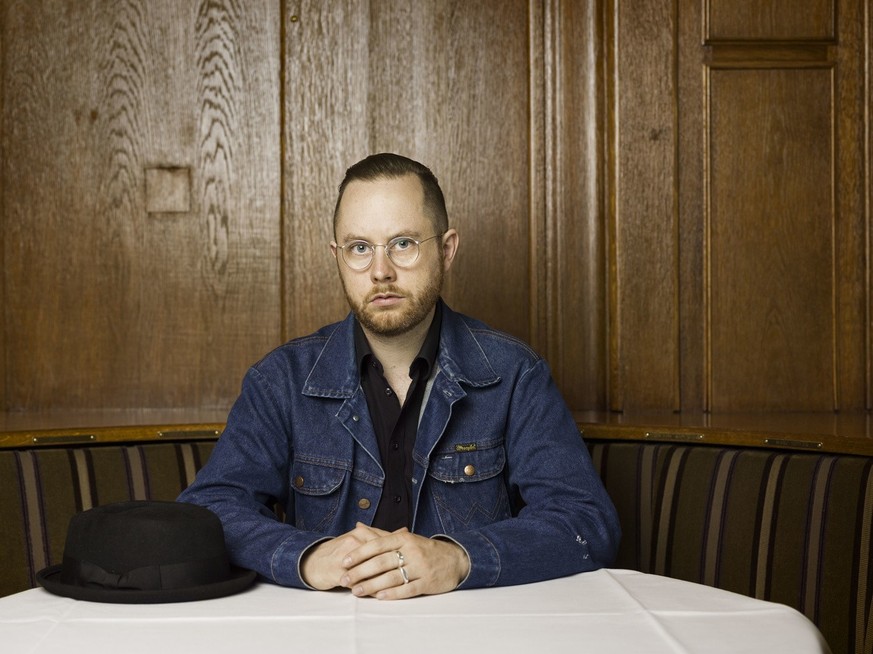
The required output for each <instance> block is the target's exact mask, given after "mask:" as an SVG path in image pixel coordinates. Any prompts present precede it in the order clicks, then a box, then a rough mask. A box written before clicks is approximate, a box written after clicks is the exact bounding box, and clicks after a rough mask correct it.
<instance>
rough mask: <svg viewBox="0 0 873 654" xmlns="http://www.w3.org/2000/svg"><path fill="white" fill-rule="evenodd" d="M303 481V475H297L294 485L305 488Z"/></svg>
mask: <svg viewBox="0 0 873 654" xmlns="http://www.w3.org/2000/svg"><path fill="white" fill-rule="evenodd" d="M303 483H304V482H303V477H295V479H294V485H295V486H297V488H303Z"/></svg>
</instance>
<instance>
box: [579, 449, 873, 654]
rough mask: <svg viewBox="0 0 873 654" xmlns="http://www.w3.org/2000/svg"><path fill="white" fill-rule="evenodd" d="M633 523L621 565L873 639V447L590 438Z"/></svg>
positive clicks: (854, 649) (858, 643)
mask: <svg viewBox="0 0 873 654" xmlns="http://www.w3.org/2000/svg"><path fill="white" fill-rule="evenodd" d="M588 447H589V450H590V451H591V454H592V458H593V460H594V462H595V465H596V467H597V468H598V470H599V472H600V474H601V477H602V478H603V480H604V483H605V485H606V487H607V489H608V491H609V493H610V494H611V496H612V498H613V500H614V502H615V504H616V506H617V509H618V512H619V514H620V517H621V521H622V528H623V531H624V535H623V539H622V545H621V550H620V552H619V558H618V561H617V562H616V567H626V568H633V569H637V570H641V571H643V572H649V573H654V574H659V575H666V576H670V577H674V578H678V579H684V580H688V581H693V582H698V583H703V584H707V585H710V586H716V587H719V588H724V589H727V590H730V591H734V592H737V593H741V594H743V595H748V596H751V597H757V598H760V599H765V600H770V601H774V602H779V603H782V604H787V605H789V606H792V607H794V608H796V609H798V610H799V611H801V612H802V613H804V614H805V615H806V616H807V617H809V618H810V619H811V620H812V621H813V622H814V623H815V624H816V625H817V626H818V627H819V629H820V630H821V632H822V634H823V635H824V637H825V639H826V640H827V641H828V644H829V645H830V646H831V649H832V650H833V651H834V652H835V653H837V652H846V653H849V654H855V653H858V654H860V653H862V652H864V653H869V652H871V650H873V633H871V610H873V607H871V597H873V564H871V558H873V459H871V458H870V457H861V456H849V455H829V454H817V453H804V452H786V451H768V450H762V449H751V448H749V449H742V448H729V447H714V446H703V445H674V444H663V443H662V444H658V443H640V442H621V441H594V440H591V441H588Z"/></svg>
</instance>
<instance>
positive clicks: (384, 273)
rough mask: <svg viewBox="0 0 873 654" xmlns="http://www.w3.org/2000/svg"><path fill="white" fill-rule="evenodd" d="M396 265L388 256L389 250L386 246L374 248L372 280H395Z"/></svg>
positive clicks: (371, 269) (371, 270) (371, 268)
mask: <svg viewBox="0 0 873 654" xmlns="http://www.w3.org/2000/svg"><path fill="white" fill-rule="evenodd" d="M394 277H395V274H394V265H393V264H392V263H391V259H390V257H389V256H388V248H387V247H385V246H384V245H376V246H375V247H374V248H373V265H372V266H370V278H371V279H372V280H373V281H380V282H381V281H386V280H392V279H394Z"/></svg>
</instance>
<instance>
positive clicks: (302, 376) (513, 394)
mask: <svg viewBox="0 0 873 654" xmlns="http://www.w3.org/2000/svg"><path fill="white" fill-rule="evenodd" d="M353 321H354V318H353V317H352V316H351V315H349V317H347V318H346V319H345V320H344V321H343V322H340V323H336V324H333V325H330V326H327V327H324V328H323V329H321V330H320V331H318V332H316V333H315V334H312V335H311V336H307V337H304V338H299V339H296V340H293V341H290V342H289V343H286V344H285V345H283V346H281V347H279V348H278V349H276V350H274V351H273V352H272V353H270V354H269V355H267V356H266V357H265V358H264V359H263V360H261V361H260V362H259V363H257V364H256V365H255V366H253V367H252V368H251V369H250V370H249V371H248V373H247V375H246V377H245V380H244V382H243V387H242V393H241V395H240V397H239V399H238V400H237V401H236V403H235V404H234V406H233V409H232V410H231V412H230V414H229V416H228V420H227V427H226V429H225V431H224V433H223V434H222V435H221V438H220V439H219V440H218V443H217V445H216V447H215V450H214V452H213V454H212V455H211V456H210V458H209V460H208V462H207V463H206V465H205V466H204V467H203V469H202V470H201V471H200V472H199V474H198V475H197V478H196V480H195V481H194V483H193V484H192V485H191V486H190V487H189V488H188V489H187V490H186V491H184V492H183V493H182V495H181V496H180V497H179V499H180V500H181V501H187V502H193V503H195V504H201V505H203V506H206V507H208V508H210V509H211V510H212V511H213V512H215V513H216V514H217V515H218V517H219V518H220V519H221V521H222V523H223V525H224V530H225V537H226V539H227V543H228V549H229V551H230V556H231V559H232V560H233V562H234V563H235V564H237V565H240V566H243V567H246V568H250V569H252V570H256V571H257V572H258V573H260V574H261V575H262V576H264V577H266V578H267V579H270V580H272V581H274V582H276V583H278V584H283V585H287V586H298V587H305V586H306V584H305V583H304V582H303V581H302V579H301V578H300V571H299V561H300V557H301V555H302V554H303V552H304V551H305V550H306V549H307V548H309V547H310V546H312V545H314V544H315V543H318V542H320V541H322V540H324V539H325V538H326V537H330V536H337V535H339V534H342V533H345V532H347V531H349V530H351V529H353V528H354V526H355V523H356V522H357V521H360V522H363V523H366V524H370V522H371V520H372V518H373V516H374V514H375V511H376V505H377V503H378V502H379V498H380V494H381V489H382V481H383V478H384V474H383V471H382V467H381V465H380V457H379V448H378V445H377V443H376V436H375V434H374V431H373V427H372V425H371V422H370V415H369V411H368V408H367V402H366V399H365V397H364V393H363V391H362V390H361V386H360V380H359V377H360V375H359V371H358V370H357V369H356V364H355V356H354V337H353V329H352V327H353ZM436 369H437V372H436V374H435V376H433V377H432V381H431V383H430V385H429V388H428V391H427V394H426V397H425V400H424V402H423V410H422V415H421V422H420V424H419V429H418V436H417V438H416V442H415V449H414V454H413V458H414V477H413V480H412V483H413V495H414V497H413V519H412V527H411V530H412V531H413V532H415V533H418V534H420V535H423V536H428V537H432V536H438V537H445V538H449V539H451V540H453V541H454V542H456V543H457V544H459V545H460V546H461V547H463V548H464V549H465V550H466V552H467V554H468V555H469V557H470V562H471V568H470V573H469V575H468V576H467V578H466V579H465V580H464V581H463V582H462V583H461V585H460V586H459V587H460V588H474V587H480V586H492V585H510V584H521V583H527V582H533V581H539V580H543V579H549V578H553V577H559V576H563V575H568V574H573V573H576V572H582V571H586V570H593V569H596V568H599V567H603V566H606V565H609V564H610V563H611V562H612V561H613V558H614V556H615V553H616V550H617V547H618V541H619V534H620V529H619V524H618V518H617V515H616V512H615V508H614V507H613V504H612V502H611V500H610V498H609V496H608V495H607V494H606V491H605V489H604V487H603V484H602V483H601V481H600V479H599V477H598V476H597V473H596V471H595V470H594V468H593V466H592V463H591V459H590V457H589V455H588V451H587V449H586V447H585V445H584V443H583V442H582V438H581V436H580V434H579V431H578V429H577V428H576V425H575V423H574V421H573V418H572V416H571V415H570V412H569V411H568V409H567V406H566V404H565V403H564V401H563V399H562V397H561V395H560V393H559V392H558V390H557V387H556V386H555V384H554V382H553V380H552V377H551V373H550V372H549V369H548V366H547V364H546V363H545V361H544V360H543V359H541V358H540V357H539V356H537V354H536V353H534V352H533V351H532V350H531V349H530V348H529V347H528V346H526V345H525V344H524V343H522V342H520V341H518V340H517V339H515V338H513V337H511V336H508V335H506V334H503V333H501V332H498V331H495V330H493V329H490V328H488V327H487V326H485V325H484V324H482V323H480V322H478V321H475V320H473V319H471V318H468V317H466V316H463V315H461V314H458V313H455V312H453V311H451V310H450V309H449V308H448V307H446V306H443V325H442V333H441V338H440V349H439V354H438V356H437V366H436ZM274 503H278V504H279V505H281V506H282V507H284V510H285V516H286V517H285V523H283V522H280V521H278V520H277V519H276V517H275V515H274V513H273V512H272V511H271V510H270V508H268V507H269V506H271V505H273V504H274Z"/></svg>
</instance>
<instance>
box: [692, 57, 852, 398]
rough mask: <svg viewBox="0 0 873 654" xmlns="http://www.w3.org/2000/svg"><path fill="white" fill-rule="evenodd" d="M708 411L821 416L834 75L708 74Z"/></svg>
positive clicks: (831, 377)
mask: <svg viewBox="0 0 873 654" xmlns="http://www.w3.org/2000/svg"><path fill="white" fill-rule="evenodd" d="M709 83H710V94H709V98H710V107H709V112H710V121H711V122H710V131H709V136H710V142H709V162H710V165H709V170H710V173H709V193H710V212H711V213H710V216H709V232H708V236H709V240H708V248H709V275H710V277H709V321H710V322H709V349H710V366H711V367H710V371H709V374H710V392H711V401H710V407H711V408H712V409H713V410H756V409H771V410H774V409H775V410H831V409H833V408H834V404H835V398H836V386H835V384H836V379H835V365H836V362H835V348H836V342H835V338H836V334H835V325H834V323H835V310H836V307H835V301H836V299H835V288H836V286H835V285H836V279H835V275H836V270H835V260H834V256H835V250H834V248H835V243H834V238H835V229H836V216H835V215H834V206H833V197H834V177H833V175H834V170H833V165H834V141H833V128H832V125H833V123H832V120H833V116H832V106H833V75H832V71H831V70H829V69H820V70H815V69H811V70H792V69H781V70H780V69H772V70H750V71H742V70H714V71H712V72H711V74H710V81H709Z"/></svg>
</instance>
